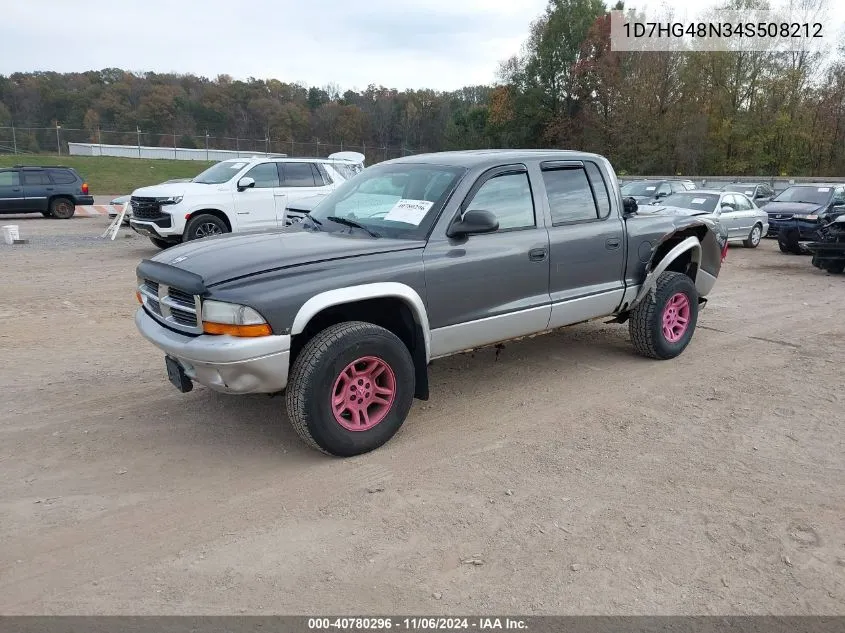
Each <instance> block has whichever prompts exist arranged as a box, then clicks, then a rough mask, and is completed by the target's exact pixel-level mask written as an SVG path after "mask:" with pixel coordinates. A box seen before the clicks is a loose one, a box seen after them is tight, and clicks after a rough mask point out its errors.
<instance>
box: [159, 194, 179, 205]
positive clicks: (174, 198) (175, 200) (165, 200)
mask: <svg viewBox="0 0 845 633" xmlns="http://www.w3.org/2000/svg"><path fill="white" fill-rule="evenodd" d="M158 202H159V204H162V205H164V204H179V203H180V202H182V196H170V197H169V198H159V199H158Z"/></svg>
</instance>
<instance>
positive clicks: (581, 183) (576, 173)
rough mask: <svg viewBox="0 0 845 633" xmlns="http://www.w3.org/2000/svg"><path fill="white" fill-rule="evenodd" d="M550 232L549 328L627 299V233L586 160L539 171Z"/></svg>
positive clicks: (607, 310) (601, 179) (557, 163)
mask: <svg viewBox="0 0 845 633" xmlns="http://www.w3.org/2000/svg"><path fill="white" fill-rule="evenodd" d="M540 167H541V173H542V177H543V186H544V188H545V192H546V198H547V200H548V205H549V212H550V216H551V222H552V226H551V227H549V245H550V249H551V264H550V273H549V294H550V296H551V301H552V314H551V320H550V322H549V327H552V328H554V327H560V326H563V325H569V324H571V323H577V322H579V321H583V320H586V319H590V318H593V317H596V316H602V315H606V314H610V313H611V312H612V311H613V310H614V309H615V308H616V307H617V306H618V305H619V303H620V302H621V301H622V296H623V295H624V293H625V288H624V283H623V277H624V266H625V246H626V245H625V231H624V227H623V224H622V218H621V217H619V214H617V213H613V212H612V207H611V204H610V193H609V191H610V187H609V185H608V184H607V182H606V181H605V178H604V176H603V175H602V171H601V169H600V168H599V166H598V165H597V164H596V163H594V162H593V161H590V160H585V161H555V162H545V163H542V164H541V165H540Z"/></svg>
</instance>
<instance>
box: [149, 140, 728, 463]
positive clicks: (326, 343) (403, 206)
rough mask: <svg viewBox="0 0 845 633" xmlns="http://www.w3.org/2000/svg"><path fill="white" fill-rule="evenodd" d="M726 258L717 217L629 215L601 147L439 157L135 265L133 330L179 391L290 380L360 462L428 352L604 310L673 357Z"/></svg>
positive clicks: (415, 392) (307, 423) (304, 405)
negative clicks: (291, 220)
mask: <svg viewBox="0 0 845 633" xmlns="http://www.w3.org/2000/svg"><path fill="white" fill-rule="evenodd" d="M726 253H727V240H726V236H725V234H724V231H722V230H721V229H720V227H719V225H718V224H717V223H715V222H714V221H713V220H711V219H707V218H702V217H688V216H683V215H668V214H667V215H661V214H659V213H656V214H649V215H648V216H644V215H643V216H640V215H638V214H637V205H636V202H635V201H633V200H631V199H623V198H622V196H621V193H620V190H619V186H618V183H617V179H616V174H615V172H614V171H613V168H612V167H611V166H610V163H609V162H608V161H607V160H606V159H605V158H603V157H601V156H598V155H595V154H587V153H582V152H572V151H563V150H489V151H464V152H444V153H435V154H428V155H422V156H413V157H407V158H401V159H397V160H391V161H387V162H384V163H380V164H378V165H374V166H372V167H370V168H368V169H366V170H364V171H363V172H362V173H360V174H359V175H357V176H356V177H354V178H352V179H351V180H349V181H347V182H345V183H343V184H342V185H341V186H340V187H339V188H338V189H337V190H336V191H334V192H333V193H331V194H330V195H329V196H328V197H327V198H326V199H325V200H323V201H322V202H321V203H320V204H319V205H317V206H316V208H314V209H313V210H311V211H310V212H309V213H308V214H307V215H305V217H304V218H303V219H302V221H301V222H298V223H296V224H294V225H291V226H289V227H287V228H284V229H279V230H276V231H273V232H269V233H258V234H240V235H226V236H219V237H211V238H207V239H202V240H198V241H193V242H190V243H187V244H184V245H181V246H178V247H175V248H172V249H169V250H167V251H164V252H162V253H160V254H158V255H156V256H155V257H153V258H152V259H148V260H143V261H142V262H141V263H140V264H139V265H138V267H137V276H138V287H137V293H136V294H137V298H138V300H139V302H140V303H141V307H140V308H139V309H138V311H137V313H136V316H135V322H136V325H137V327H138V329H139V330H140V332H141V334H142V335H143V336H144V337H145V338H147V339H148V340H149V341H150V342H152V343H153V344H154V345H155V346H157V347H158V348H159V349H161V350H163V351H164V353H165V366H166V370H167V374H168V376H169V379H170V381H171V382H172V383H173V384H174V385H175V386H176V387H177V388H178V389H179V390H180V391H183V392H187V391H190V390H191V389H192V388H193V384H194V383H195V382H196V383H200V384H202V385H205V386H207V387H209V388H211V389H214V390H216V391H220V392H224V393H232V394H246V393H269V394H274V393H279V392H282V391H285V392H286V393H285V396H286V404H287V411H288V416H289V418H290V420H291V422H292V424H293V426H294V428H295V429H296V431H297V433H298V434H299V435H300V436H301V437H302V439H303V440H304V441H305V442H306V443H308V444H309V445H311V446H313V447H314V448H317V449H319V450H322V451H324V452H326V453H329V454H332V455H338V456H351V455H357V454H360V453H365V452H367V451H371V450H373V449H375V448H377V447H379V446H381V445H382V444H384V443H385V442H387V441H388V440H389V439H390V438H391V437H392V436H393V435H394V434H395V433H396V432H397V430H398V429H399V428H400V427H401V426H402V424H403V422H404V421H405V418H406V417H407V416H408V412H409V410H410V408H411V404H412V402H413V399H414V398H415V397H416V398H419V399H422V400H426V399H428V397H429V386H428V365H429V363H430V362H431V360H432V359H435V358H439V357H443V356H447V355H450V354H455V353H459V352H463V351H467V350H469V349H474V348H478V347H484V346H489V345H492V344H496V343H499V342H502V341H507V340H511V339H516V338H520V337H523V336H527V335H533V334H537V333H542V332H545V331H548V330H552V329H555V328H559V327H562V326H566V325H571V324H574V323H579V322H583V321H587V320H590V319H595V318H599V317H611V318H612V320H613V321H614V322H617V323H624V322H626V321H627V322H628V323H629V327H630V334H631V339H632V341H633V347H634V349H636V351H637V352H639V353H640V354H643V355H645V356H648V357H651V358H656V359H670V358H673V357H675V356H677V355H678V354H680V353H681V352H682V351H683V350H684V348H685V347H686V346H687V344H688V343H689V341H690V339H691V338H692V335H693V331H694V330H695V326H696V319H697V317H698V311H699V307H700V306H703V305H704V303H705V302H706V299H705V297H706V296H707V294H708V293H709V292H710V291H711V289H712V288H713V286H714V284H715V282H716V278H717V276H718V274H719V271H720V269H721V265H722V261H723V260H724V257H725V255H726Z"/></svg>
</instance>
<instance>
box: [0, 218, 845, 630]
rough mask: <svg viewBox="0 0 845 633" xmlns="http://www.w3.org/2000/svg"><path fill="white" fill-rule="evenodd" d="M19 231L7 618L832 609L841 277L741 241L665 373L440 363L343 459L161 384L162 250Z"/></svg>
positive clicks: (256, 415)
mask: <svg viewBox="0 0 845 633" xmlns="http://www.w3.org/2000/svg"><path fill="white" fill-rule="evenodd" d="M9 222H14V223H17V224H19V226H20V230H21V233H22V237H24V238H29V239H30V240H31V242H30V244H28V245H19V246H6V245H5V244H0V260H2V262H3V269H4V270H3V278H2V282H0V316H2V322H3V327H2V331H0V352H1V353H2V359H3V367H2V369H0V388H2V393H3V399H2V404H1V405H0V474H2V477H0V613H4V614H39V613H40V614H45V613H46V614H83V613H85V614H106V613H109V614H153V613H166V614H238V613H244V612H245V613H264V614H268V613H316V614H320V613H325V612H326V611H331V612H356V613H370V614H378V613H387V612H404V613H418V614H425V613H428V614H432V613H438V614H454V613H485V612H499V613H502V612H508V613H520V614H619V615H628V614H772V613H774V614H840V615H845V477H843V474H845V460H843V454H845V452H843V442H842V421H843V404H845V390H843V382H842V357H843V351H845V321H843V319H842V308H843V306H845V277H843V276H838V277H836V276H829V275H826V274H824V273H822V272H820V271H818V270H816V269H814V268H813V267H811V266H810V263H809V261H808V259H807V258H806V257H795V256H787V255H783V254H781V253H779V252H777V247H776V245H774V244H773V243H772V242H771V241H765V242H764V243H763V244H762V245H761V247H760V248H758V249H756V250H745V249H742V248H732V249H731V251H730V254H729V256H728V261H727V263H726V265H725V268H724V269H723V273H722V276H721V277H720V279H719V282H718V284H717V287H716V290H715V291H714V294H713V295H712V297H711V300H710V303H709V305H708V306H707V308H706V310H704V311H703V312H702V314H701V317H700V321H699V331H698V332H697V333H696V335H695V338H694V340H693V342H692V344H691V345H690V347H689V348H688V349H687V351H686V352H685V353H684V354H683V355H682V356H681V357H680V358H678V359H675V360H673V361H667V362H656V361H649V360H645V359H642V358H639V357H637V356H635V355H634V354H633V352H632V349H631V346H630V343H629V341H628V336H627V329H626V328H625V327H620V326H615V325H604V324H602V323H600V322H599V323H591V324H585V325H579V326H575V327H572V328H569V329H566V330H563V331H560V332H558V333H554V334H551V335H548V336H545V337H537V338H534V339H529V340H526V341H523V342H519V343H515V344H509V345H507V347H506V348H505V349H504V350H503V351H502V353H501V354H500V356H499V359H498V361H496V360H495V355H494V352H493V351H492V350H491V351H483V352H479V353H476V354H475V355H473V356H460V357H454V358H450V359H446V360H442V361H438V362H436V363H435V364H434V365H433V367H432V369H431V374H432V399H431V400H430V401H429V402H427V403H420V402H417V403H416V404H415V405H414V408H413V409H412V412H411V415H410V418H409V419H408V421H407V423H406V424H405V426H404V427H403V429H402V430H401V431H400V433H399V434H397V436H396V437H395V438H394V439H393V440H392V441H391V442H389V443H388V444H387V445H386V446H384V447H383V448H382V449H380V450H378V451H375V452H373V453H370V454H368V455H363V456H360V457H356V458H353V459H348V460H339V459H332V458H328V457H325V456H322V455H320V454H318V453H316V452H314V451H311V450H309V449H307V448H305V447H304V446H303V445H302V444H301V442H300V441H299V440H298V439H297V438H296V436H295V435H294V433H293V431H292V430H291V429H290V428H289V424H288V423H287V420H286V419H285V414H284V409H283V400H282V399H280V398H270V397H266V396H255V397H227V396H222V395H216V394H214V393H212V392H209V391H208V390H206V389H204V388H197V389H195V390H194V391H193V392H191V393H190V394H185V395H183V394H179V393H178V392H176V391H175V390H174V389H173V388H172V387H171V386H170V385H169V383H168V382H167V379H166V377H165V372H164V366H163V365H164V363H163V361H162V357H161V354H160V353H159V352H158V351H156V350H155V349H154V348H153V347H151V346H150V345H149V344H147V343H146V342H144V341H143V340H142V339H141V338H140V336H139V335H138V334H137V333H136V331H135V327H134V324H133V322H132V314H133V311H134V309H135V303H134V301H135V300H134V297H133V287H134V268H135V265H136V263H137V261H138V260H139V259H140V258H142V257H146V256H150V255H151V254H153V253H154V252H156V251H155V249H154V248H152V246H151V245H150V244H149V242H148V241H146V240H145V239H142V238H140V237H138V236H132V237H130V238H124V237H118V239H117V240H115V241H114V242H110V241H101V240H98V239H96V236H97V235H99V234H100V233H102V231H103V230H104V228H105V225H106V224H107V221H105V220H103V219H75V220H71V221H67V222H63V221H58V220H52V221H51V220H44V219H41V218H31V219H14V220H13V219H11V218H9ZM4 223H6V222H4Z"/></svg>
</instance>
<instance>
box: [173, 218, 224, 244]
mask: <svg viewBox="0 0 845 633" xmlns="http://www.w3.org/2000/svg"><path fill="white" fill-rule="evenodd" d="M228 232H229V227H228V226H226V223H225V222H224V221H223V220H221V219H220V218H218V217H217V216H216V215H211V214H208V213H203V214H201V215H197V216H195V217H192V218H191V219H190V220H189V221H188V224H187V225H186V226H185V234H184V235H183V237H182V240H183V241H185V242H187V241H189V240H201V239H202V238H204V237H210V236H212V235H223V233H228Z"/></svg>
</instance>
